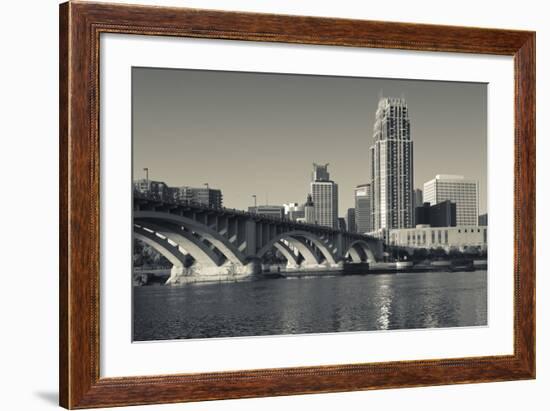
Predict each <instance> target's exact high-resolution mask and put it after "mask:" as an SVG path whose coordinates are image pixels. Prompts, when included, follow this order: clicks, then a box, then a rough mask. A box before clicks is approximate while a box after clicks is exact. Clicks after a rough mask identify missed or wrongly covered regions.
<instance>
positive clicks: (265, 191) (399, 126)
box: [132, 67, 488, 341]
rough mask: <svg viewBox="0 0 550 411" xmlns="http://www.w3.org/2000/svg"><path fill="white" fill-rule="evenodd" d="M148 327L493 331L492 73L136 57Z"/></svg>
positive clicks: (153, 330)
mask: <svg viewBox="0 0 550 411" xmlns="http://www.w3.org/2000/svg"><path fill="white" fill-rule="evenodd" d="M132 127H133V128H132V130H133V131H132V134H133V135H132V150H133V151H132V162H133V170H132V173H133V182H132V184H133V214H132V215H133V234H132V235H133V256H132V259H133V261H132V263H133V277H132V284H133V339H134V341H155V340H172V339H193V338H220V337H251V336H266V335H286V334H312V333H313V334H319V333H338V332H361V331H363V332H364V331H380V330H406V329H424V328H449V327H473V326H486V325H487V318H488V313H487V223H488V215H487V186H486V185H487V84H484V83H468V82H444V81H425V80H415V79H411V80H409V79H389V78H388V79H385V78H363V77H338V76H320V75H297V74H279V73H257V72H230V71H209V70H188V69H165V68H149V67H134V68H133V69H132Z"/></svg>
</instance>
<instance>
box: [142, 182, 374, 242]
mask: <svg viewBox="0 0 550 411" xmlns="http://www.w3.org/2000/svg"><path fill="white" fill-rule="evenodd" d="M135 199H138V200H145V201H152V202H155V203H162V204H166V205H173V206H183V207H192V208H195V209H199V210H203V211H218V212H223V213H231V214H235V215H239V216H243V217H250V218H253V219H258V218H259V219H261V220H267V221H272V222H281V223H285V224H293V225H296V226H298V227H300V229H308V228H309V229H310V230H317V231H318V230H322V231H326V232H328V233H332V234H336V233H345V234H348V235H352V236H354V237H363V238H364V237H367V236H366V235H364V234H360V233H353V232H350V231H344V230H338V229H335V228H332V227H328V226H324V225H319V224H311V223H305V222H302V221H296V220H291V219H289V218H284V217H283V218H279V217H275V216H270V215H265V214H260V213H251V212H249V211H244V210H238V209H236V208H227V207H223V206H222V207H212V206H209V205H205V204H203V203H200V202H198V201H193V200H183V199H177V198H173V197H169V196H166V195H162V194H158V193H143V192H141V191H138V190H135V189H134V200H135Z"/></svg>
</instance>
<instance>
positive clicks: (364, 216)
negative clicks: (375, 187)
mask: <svg viewBox="0 0 550 411" xmlns="http://www.w3.org/2000/svg"><path fill="white" fill-rule="evenodd" d="M355 230H356V231H357V232H358V233H368V232H369V231H372V225H371V189H370V184H360V185H358V186H357V187H356V188H355Z"/></svg>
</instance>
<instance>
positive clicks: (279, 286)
mask: <svg viewBox="0 0 550 411" xmlns="http://www.w3.org/2000/svg"><path fill="white" fill-rule="evenodd" d="M486 324H487V272H486V271H475V272H454V273H449V272H441V273H440V272H427V273H401V274H378V275H353V276H352V275H349V276H332V277H328V276H324V277H306V278H293V279H283V278H279V279H264V280H257V281H248V282H235V283H203V284H196V283H195V284H189V285H185V286H182V287H169V286H149V287H134V341H151V340H168V339H180V338H213V337H236V336H256V335H281V334H306V333H332V332H342V331H370V330H395V329H413V328H432V327H465V326H482V325H486Z"/></svg>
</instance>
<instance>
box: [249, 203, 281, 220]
mask: <svg viewBox="0 0 550 411" xmlns="http://www.w3.org/2000/svg"><path fill="white" fill-rule="evenodd" d="M248 212H249V213H255V214H259V215H263V216H266V217H275V218H278V219H280V220H282V219H283V218H284V215H285V208H284V207H283V206H279V205H259V206H256V207H248Z"/></svg>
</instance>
